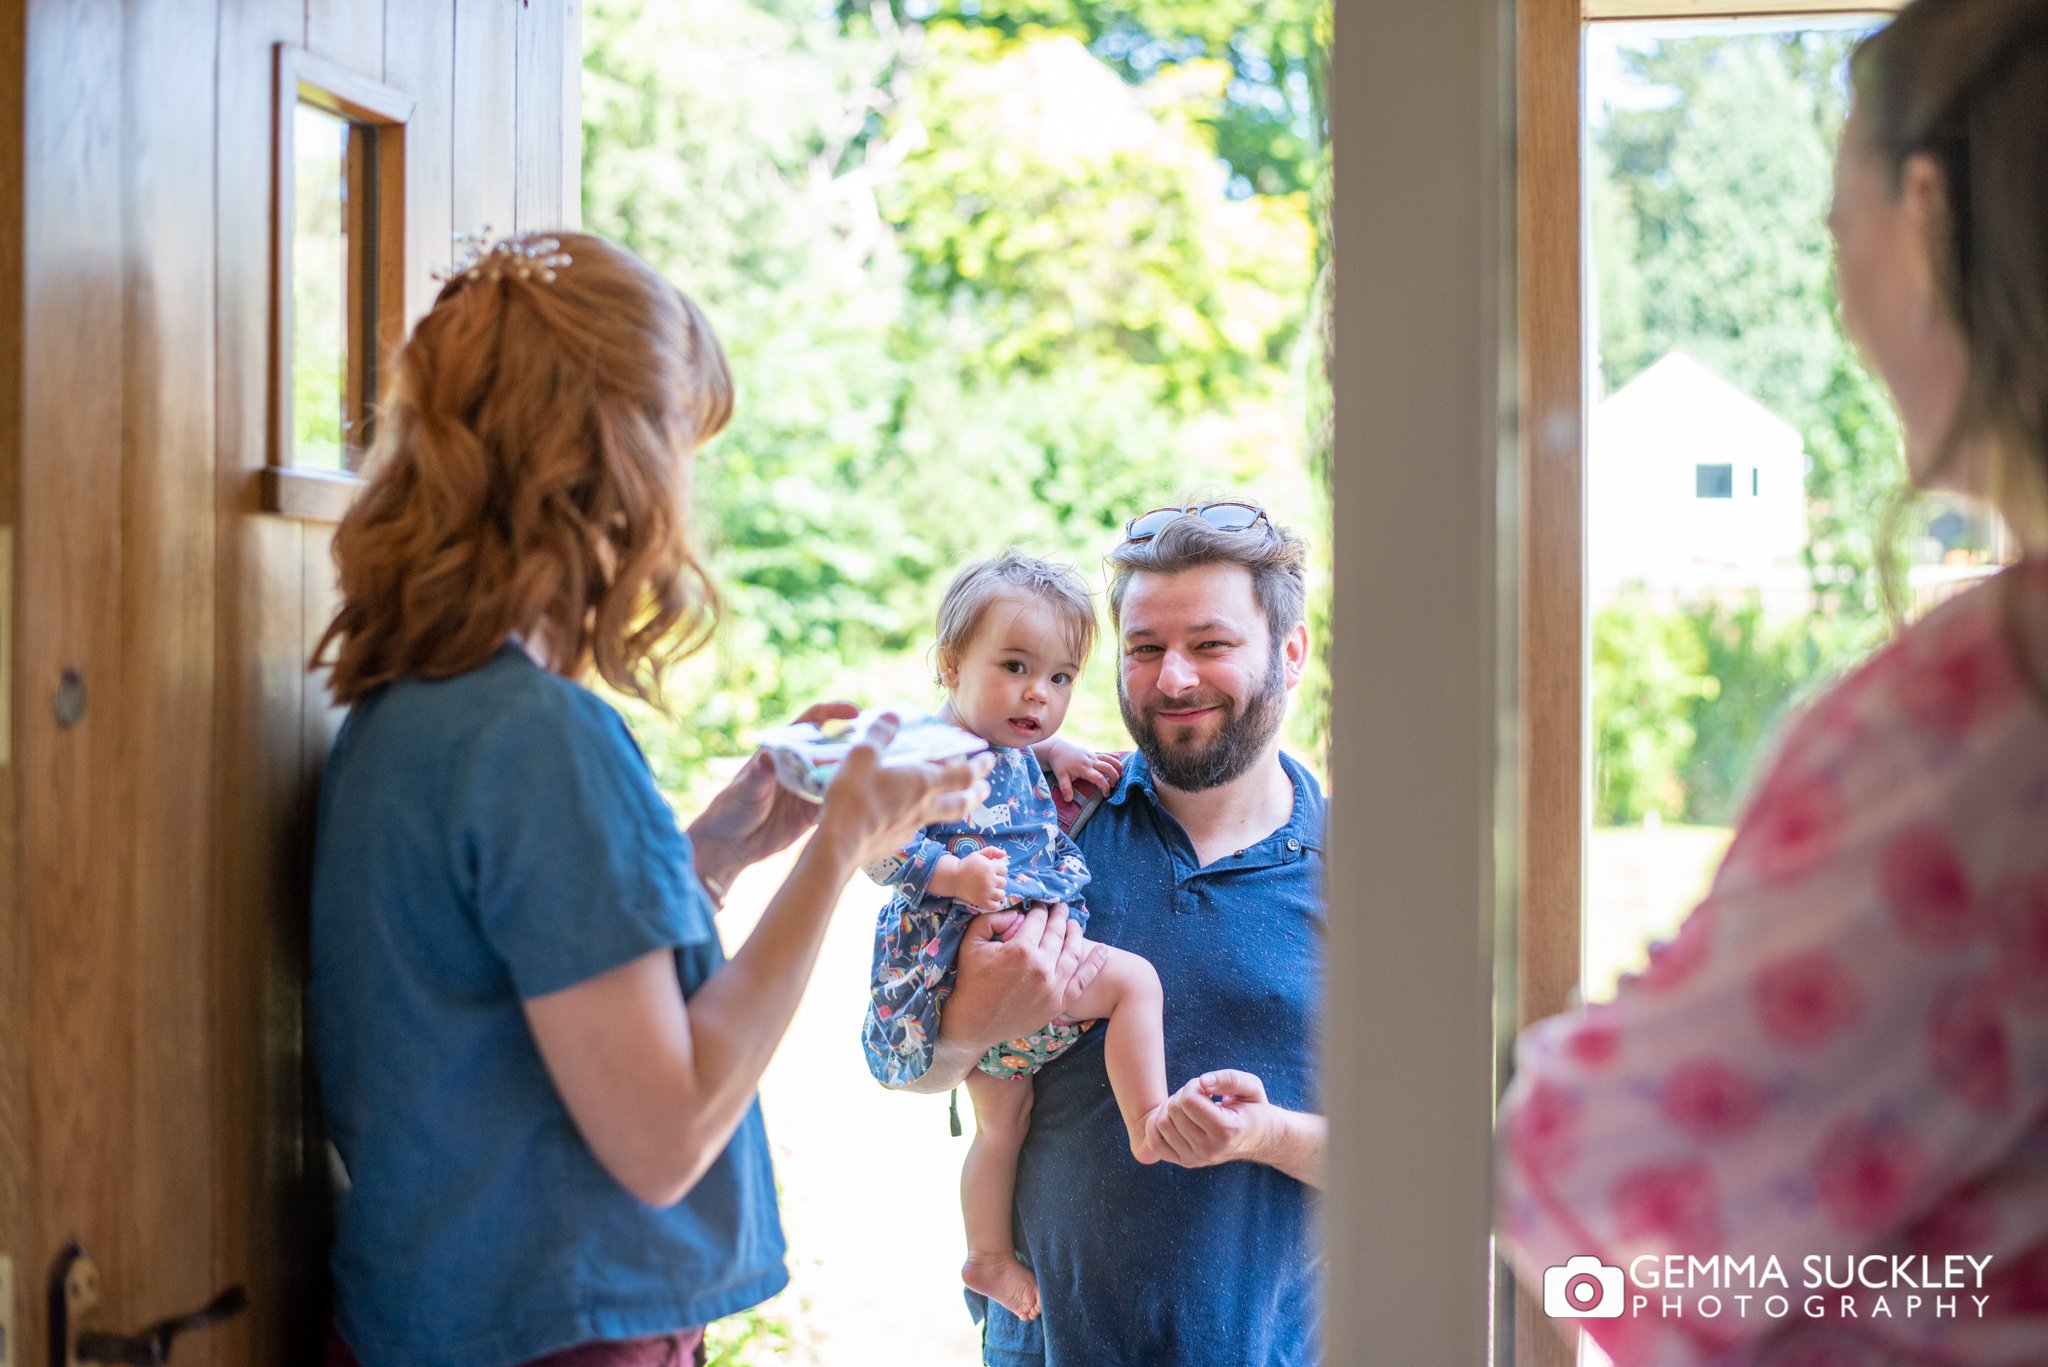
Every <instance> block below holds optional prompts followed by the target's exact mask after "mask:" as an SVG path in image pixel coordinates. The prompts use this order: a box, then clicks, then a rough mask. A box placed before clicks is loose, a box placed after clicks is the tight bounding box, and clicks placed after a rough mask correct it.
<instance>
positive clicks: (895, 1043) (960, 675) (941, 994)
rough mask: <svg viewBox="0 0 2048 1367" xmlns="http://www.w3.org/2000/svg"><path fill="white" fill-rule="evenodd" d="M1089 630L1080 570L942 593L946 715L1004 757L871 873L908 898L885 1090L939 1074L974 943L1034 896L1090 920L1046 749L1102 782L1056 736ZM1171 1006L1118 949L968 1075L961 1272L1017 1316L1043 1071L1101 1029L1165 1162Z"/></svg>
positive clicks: (971, 577)
mask: <svg viewBox="0 0 2048 1367" xmlns="http://www.w3.org/2000/svg"><path fill="white" fill-rule="evenodd" d="M1094 638H1095V608H1094V604H1093V603H1092V602H1091V601H1090V600H1089V596H1088V590H1087V589H1086V588H1085V587H1084V586H1083V585H1082V584H1081V581H1080V578H1079V576H1077V575H1076V574H1075V573H1074V572H1073V571H1072V570H1070V569H1067V568H1065V567H1062V566H1057V565H1052V564H1048V563H1047V562H1046V561H1043V560H1040V559H1037V558H1036V557H1033V556H1028V555H1025V554H1023V553H1021V552H1019V551H1017V550H1015V549H1012V550H1009V551H1005V552H1004V553H1003V554H1002V555H1000V556H998V557H997V558H995V559H994V560H989V561H984V562H982V563H979V564H975V565H970V566H968V567H967V568H966V569H964V570H962V571H961V572H960V574H959V575H958V576H957V577H956V578H955V579H954V580H953V583H952V586H951V587H949V588H948V589H947V590H946V596H945V599H944V601H942V602H941V603H940V605H939V621H938V652H937V653H938V674H939V682H940V683H941V684H943V685H944V686H945V689H946V698H947V701H946V705H945V709H944V711H943V713H942V715H943V716H944V717H945V719H946V720H948V721H950V722H952V723H953V724H954V725H956V726H960V727H962V728H964V729H966V730H968V731H972V732H973V733H974V734H975V735H977V736H980V737H981V738H982V739H983V740H985V741H987V742H988V743H989V746H990V748H991V750H992V751H993V753H994V757H995V767H994V769H993V770H992V771H991V772H990V774H989V776H988V787H989V793H988V797H987V799H986V800H985V801H984V802H983V804H982V805H981V807H980V808H979V809H977V810H976V811H974V812H972V813H970V814H969V816H968V819H967V820H966V821H964V822H960V823H957V824H951V825H943V826H929V827H926V828H925V829H924V830H922V831H920V832H919V833H918V838H917V839H916V840H915V841H913V842H912V843H911V844H910V845H909V846H908V847H907V848H905V849H903V850H900V851H898V852H897V853H896V854H893V855H890V856H886V857H884V858H883V859H881V860H879V861H878V862H877V863H875V864H874V865H872V866H870V867H869V869H868V873H869V876H871V877H873V878H874V879H875V880H876V881H877V882H880V883H883V884H887V885H891V886H893V887H894V888H895V890H896V893H895V896H894V897H893V898H892V899H891V900H890V902H889V905H888V906H887V907H886V908H884V909H883V911H882V916H881V920H880V923H879V924H878V925H877V926H876V934H875V969H874V981H873V984H872V986H871V989H870V999H869V1004H868V1013H867V1021H866V1026H865V1031H864V1036H865V1038H864V1039H863V1045H864V1047H865V1048H866V1050H867V1054H868V1066H869V1068H870V1069H871V1070H872V1071H873V1072H874V1074H875V1076H876V1077H878V1078H880V1079H881V1080H882V1081H884V1082H886V1083H889V1084H891V1085H900V1084H902V1083H904V1082H908V1081H911V1080H913V1079H915V1078H917V1077H918V1076H920V1075H921V1074H922V1073H923V1072H924V1071H925V1069H927V1068H928V1067H930V1066H931V1061H932V1045H933V1042H934V1041H935V1040H936V1038H937V1036H938V1029H939V1015H940V1012H941V1011H942V1010H943V1009H944V1007H945V1003H946V999H947V997H949V996H951V995H952V991H953V980H954V966H955V961H956V958H957V956H958V954H959V950H960V942H961V940H962V939H963V938H965V937H966V936H969V935H980V936H1002V935H1004V934H1005V933H1006V932H1009V931H1012V930H1013V929H1014V928H1015V926H1016V924H1017V923H1018V922H1020V921H1021V920H1022V919H1023V913H1024V912H1025V911H1026V910H1027V909H1029V907H1030V906H1031V905H1033V904H1035V903H1045V904H1050V903H1054V902H1065V903H1066V904H1067V907H1068V915H1069V916H1070V917H1072V918H1073V919H1074V920H1076V921H1077V922H1079V923H1080V924H1082V925H1084V926H1085V925H1086V924H1087V916H1088V912H1087V908H1086V907H1085V906H1084V905H1083V903H1082V900H1081V890H1082V888H1083V887H1084V886H1086V884H1087V882H1088V867H1087V865H1086V864H1085V863H1084V862H1083V861H1082V858H1081V852H1080V850H1079V849H1078V848H1076V847H1075V845H1074V842H1073V841H1072V840H1070V839H1069V838H1068V837H1067V835H1066V833H1065V832H1063V831H1062V830H1060V828H1059V820H1058V817H1057V815H1056V814H1055V812H1054V808H1053V802H1052V789H1051V787H1050V785H1049V784H1048V782H1047V780H1046V776H1045V772H1044V770H1043V769H1042V768H1041V767H1040V757H1041V754H1040V753H1034V748H1038V749H1039V750H1040V752H1041V753H1043V754H1044V755H1045V756H1046V757H1048V758H1051V759H1052V760H1053V762H1054V763H1055V765H1056V768H1057V770H1058V771H1059V773H1060V774H1061V776H1062V777H1063V778H1065V779H1067V780H1069V781H1070V780H1071V778H1072V777H1074V776H1081V777H1088V778H1096V777H1097V773H1098V770H1097V767H1096V766H1097V764H1098V761H1096V760H1095V759H1094V757H1093V756H1092V755H1091V754H1090V753H1089V752H1086V751H1081V750H1078V749H1077V748H1075V747H1072V746H1066V745H1061V746H1058V747H1054V746H1050V745H1048V744H1047V743H1048V742H1049V741H1051V740H1052V737H1053V735H1054V733H1055V732H1057V731H1058V730H1059V727H1060V723H1061V722H1062V721H1063V720H1065V718H1066V714H1067V705H1068V703H1069V702H1070V701H1072V698H1073V688H1074V679H1075V677H1076V676H1077V675H1078V674H1079V673H1080V672H1081V666H1082V665H1083V664H1084V663H1085V662H1086V660H1087V657H1088V650H1089V647H1090V646H1091V645H1092V644H1093V642H1094ZM1055 750H1056V751H1057V753H1056V754H1055ZM1098 781H1099V780H1098ZM1161 1006H1162V1003H1161V997H1160V989H1159V975H1158V974H1157V973H1155V972H1154V971H1153V969H1152V965H1151V964H1150V963H1148V962H1146V961H1145V960H1144V959H1142V958H1140V957H1139V956H1137V955H1135V954H1129V953H1126V952H1124V951H1122V950H1118V949H1111V950H1110V951H1109V956H1108V960H1107V962H1105V963H1104V964H1103V966H1102V969H1101V971H1100V972H1099V973H1097V974H1096V976H1095V980H1094V981H1093V982H1092V983H1090V984H1089V986H1088V989H1087V990H1086V991H1085V992H1083V993H1082V995H1081V996H1080V998H1079V999H1078V1000H1076V1001H1075V1002H1074V1004H1073V1007H1072V1016H1073V1019H1071V1020H1069V1019H1065V1018H1062V1019H1059V1020H1054V1021H1051V1022H1049V1023H1048V1024H1047V1025H1046V1026H1045V1028H1043V1029H1042V1030H1039V1031H1037V1032H1036V1033H1034V1034H1032V1035H1030V1036H1028V1037H1026V1038H1024V1039H1016V1040H1010V1041H1007V1042H1006V1043H1004V1044H1001V1045H998V1046H997V1047H995V1048H994V1049H991V1050H990V1051H989V1052H988V1055H987V1057H985V1058H983V1059H982V1060H981V1065H980V1067H979V1068H977V1069H975V1070H974V1071H973V1072H971V1073H969V1074H968V1076H967V1094H968V1096H969V1097H970V1098H971V1099H972V1101H973V1103H974V1128H975V1135H974V1143H973V1145H972V1146H971V1147H970V1148H969V1149H968V1152H967V1159H966V1162H965V1163H964V1164H963V1165H962V1167H961V1172H960V1205H961V1213H962V1215H963V1217H964V1219H965V1222H966V1225H967V1262H966V1263H965V1265H964V1266H963V1267H962V1268H961V1277H962V1279H963V1280H964V1281H965V1282H966V1283H967V1285H968V1286H969V1287H971V1288H973V1289H974V1290H976V1291H979V1292H981V1293H982V1294H984V1295H987V1296H990V1297H992V1298H993V1299H995V1300H997V1301H1000V1302H1001V1303H1002V1304H1003V1305H1004V1306H1006V1307H1007V1308H1008V1309H1009V1310H1010V1311H1011V1313H1013V1314H1015V1315H1017V1316H1018V1317H1019V1318H1021V1319H1027V1320H1028V1319H1033V1318H1035V1317H1036V1316H1037V1314H1038V1282H1037V1279H1036V1278H1035V1277H1033V1276H1032V1274H1031V1271H1030V1269H1028V1268H1026V1267H1025V1266H1024V1265H1023V1264H1022V1263H1021V1262H1019V1261H1018V1260H1017V1254H1016V1248H1015V1244H1014V1241H1013V1239H1012V1235H1011V1229H1010V1209H1011V1195H1012V1187H1013V1186H1014V1185H1015V1182H1016V1176H1017V1156H1018V1152H1019V1150H1020V1149H1021V1148H1022V1146H1023V1143H1024V1135H1025V1131H1026V1130H1027V1128H1028V1127H1029V1124H1030V1116H1031V1096H1032V1089H1031V1085H1030V1082H1031V1075H1032V1074H1033V1073H1035V1072H1037V1071H1038V1070H1039V1069H1040V1068H1042V1067H1044V1066H1045V1065H1046V1064H1048V1063H1050V1062H1052V1060H1054V1059H1056V1058H1058V1057H1059V1056H1060V1055H1061V1054H1062V1053H1064V1052H1066V1050H1068V1049H1069V1048H1071V1047H1072V1046H1073V1045H1074V1043H1075V1042H1076V1041H1077V1040H1079V1039H1080V1038H1081V1037H1082V1035H1083V1033H1085V1032H1086V1031H1087V1030H1089V1029H1090V1028H1092V1027H1093V1026H1094V1024H1095V1023H1096V1022H1097V1021H1101V1022H1103V1023H1104V1028H1105V1030H1106V1032H1107V1033H1106V1035H1105V1037H1104V1040H1103V1046H1102V1047H1103V1053H1104V1062H1105V1063H1106V1065H1107V1067H1108V1071H1109V1080H1110V1085H1111V1086H1112V1087H1113V1088H1114V1089H1115V1091H1116V1100H1117V1109H1118V1110H1119V1111H1120V1112H1121V1113H1122V1115H1123V1120H1124V1126H1125V1128H1126V1129H1127V1130H1128V1131H1129V1133H1130V1142H1131V1153H1132V1154H1133V1155H1134V1156H1135V1157H1136V1158H1137V1160H1138V1161H1139V1162H1141V1163H1151V1162H1153V1161H1155V1159H1156V1157H1157V1155H1156V1154H1155V1153H1154V1151H1153V1148H1152V1145H1151V1143H1150V1142H1149V1140H1148V1137H1147V1134H1148V1129H1147V1127H1148V1125H1149V1124H1150V1123H1151V1122H1152V1121H1153V1120H1154V1119H1155V1118H1156V1117H1157V1115H1158V1114H1159V1113H1161V1112H1162V1111H1163V1110H1164V1108H1165V1104H1166V1096H1167V1091H1166V1058H1165V1040H1164V1026H1163V1023H1162V1019H1161Z"/></svg>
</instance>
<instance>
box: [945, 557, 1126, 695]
mask: <svg viewBox="0 0 2048 1367" xmlns="http://www.w3.org/2000/svg"><path fill="white" fill-rule="evenodd" d="M1016 594H1022V595H1025V596H1028V597H1031V598H1036V599H1038V600H1039V601H1040V602H1042V603H1044V604H1045V605H1046V606H1047V607H1049V608H1051V609H1052V612H1053V615H1054V616H1055V617H1056V618H1057V619H1058V621H1059V624H1060V627H1061V629H1062V630H1063V631H1064V633H1065V637H1066V644H1067V648H1068V649H1069V650H1071V651H1073V653H1074V661H1075V663H1076V664H1084V665H1085V664H1087V663H1088V652H1089V651H1090V650H1092V649H1093V648H1094V646H1095V600H1094V599H1093V598H1092V597H1091V596H1090V595H1089V592H1088V586H1087V585H1086V584H1084V583H1082V582H1081V576H1080V575H1079V574H1077V573H1075V572H1074V568H1073V566H1071V565H1058V564H1054V563H1053V562H1052V561H1050V560H1045V559H1041V558H1040V557H1038V556H1035V555H1027V554H1025V553H1024V552H1023V551H1020V550H1018V549H1017V548H1016V547H1015V546H1011V547H1009V548H1008V549H1007V550H1005V551H1004V552H1003V553H1002V554H1001V555H998V556H994V557H992V558H991V559H988V560H977V561H975V562H974V563H973V564H971V565H968V566H966V567H965V568H963V569H962V570H961V571H960V573H958V574H956V575H954V576H953V582H952V583H951V584H949V585H947V586H946V596H945V597H944V598H942V599H940V600H939V621H938V644H937V646H936V648H935V651H936V654H937V657H938V659H937V666H938V667H937V669H936V671H935V675H934V679H935V682H937V683H939V684H944V683H945V681H946V671H947V670H948V669H951V668H953V667H954V666H955V665H957V664H959V662H960V656H961V654H962V652H964V651H965V650H966V649H967V643H968V642H969V641H972V640H973V639H974V633H975V632H976V631H977V630H979V629H980V627H981V620H982V618H983V617H985V616H987V615H988V610H989V608H990V607H992V606H993V605H994V604H995V603H996V602H998V601H999V600H1001V599H1003V598H1005V597H1009V596H1011V595H1016Z"/></svg>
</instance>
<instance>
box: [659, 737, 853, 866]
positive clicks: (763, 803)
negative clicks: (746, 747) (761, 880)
mask: <svg viewBox="0 0 2048 1367" xmlns="http://www.w3.org/2000/svg"><path fill="white" fill-rule="evenodd" d="M859 715H860V709H859V708H858V707H855V706H854V705H853V704H852V703H850V702H821V703H817V704H814V705H813V706H811V707H807V708H805V709H804V713H803V715H802V716H800V717H798V718H797V720H798V721H800V722H811V723H812V724H814V725H815V724H818V723H822V722H828V721H848V720H851V719H852V718H854V717H857V716H859ZM817 821H818V804H817V803H815V802H810V801H806V800H805V799H804V798H802V797H799V796H798V795H797V794H795V793H793V792H791V791H790V790H789V789H787V788H785V787H783V786H782V784H781V783H780V782H778V781H777V780H776V777H775V761H773V760H771V759H769V758H768V753H767V751H765V750H757V751H755V752H754V757H753V758H752V759H750V760H748V761H747V762H746V763H745V764H744V765H742V766H741V767H740V771H739V772H738V773H737V774H734V775H733V778H732V782H730V783H728V784H726V785H725V787H724V788H722V789H720V790H719V793H718V796H716V797H714V798H712V799H711V802H710V804H709V805H708V806H706V807H705V808H704V810H703V812H702V813H700V814H699V815H698V817H697V819H696V820H695V821H692V822H691V823H690V844H691V845H692V846H693V847H694V851H695V856H696V865H697V872H698V873H699V874H700V875H701V876H703V877H705V878H706V879H708V880H710V881H713V882H715V883H717V885H718V886H719V887H721V888H724V887H730V886H731V885H732V880H733V879H734V878H735V877H737V876H738V875H739V872H740V870H741V869H744V868H746V867H747V866H748V865H749V864H753V863H756V862H758V861H760V860H762V859H766V858H767V857H768V856H769V855H771V854H774V853H775V852H776V851H778V850H782V849H785V848H787V847H788V845H789V843H790V842H791V841H792V840H795V839H796V838H797V837H798V836H800V835H802V834H803V833H804V832H805V831H807V830H809V829H810V828H811V827H812V826H814V825H816V824H817Z"/></svg>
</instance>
